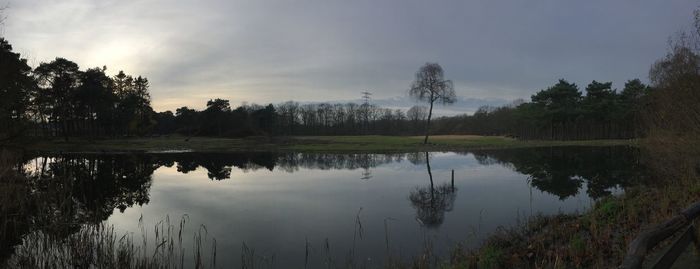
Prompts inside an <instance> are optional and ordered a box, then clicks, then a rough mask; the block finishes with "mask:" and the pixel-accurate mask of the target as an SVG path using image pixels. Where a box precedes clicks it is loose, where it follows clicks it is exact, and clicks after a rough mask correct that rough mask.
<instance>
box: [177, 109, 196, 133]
mask: <svg viewBox="0 0 700 269" xmlns="http://www.w3.org/2000/svg"><path fill="white" fill-rule="evenodd" d="M175 124H176V126H177V131H178V132H180V133H182V134H186V135H193V134H196V131H198V130H199V113H198V112H197V111H196V110H194V109H191V108H188V107H186V106H183V107H181V108H178V109H177V110H175Z"/></svg>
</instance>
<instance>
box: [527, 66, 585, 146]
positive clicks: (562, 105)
mask: <svg viewBox="0 0 700 269" xmlns="http://www.w3.org/2000/svg"><path fill="white" fill-rule="evenodd" d="M580 101H581V92H580V91H579V90H578V87H577V86H576V84H574V83H569V82H568V81H566V80H563V79H560V80H559V82H558V83H557V84H555V85H554V86H552V87H549V88H547V89H546V90H541V91H539V92H538V93H537V94H535V95H533V96H532V102H533V103H534V104H535V105H536V106H537V108H540V109H542V110H543V116H544V118H545V119H548V120H549V123H550V136H551V137H550V138H551V139H555V138H557V132H556V130H557V129H559V130H560V132H559V133H560V134H559V136H560V137H561V136H563V134H561V132H563V131H564V130H566V127H567V126H566V125H567V123H569V122H571V121H572V120H573V119H575V118H576V116H577V115H578V113H579V104H580ZM557 127H559V128H557Z"/></svg>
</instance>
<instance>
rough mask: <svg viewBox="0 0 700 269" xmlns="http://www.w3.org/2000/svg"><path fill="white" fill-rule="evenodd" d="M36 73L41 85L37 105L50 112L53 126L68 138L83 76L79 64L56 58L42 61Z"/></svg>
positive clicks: (36, 99)
mask: <svg viewBox="0 0 700 269" xmlns="http://www.w3.org/2000/svg"><path fill="white" fill-rule="evenodd" d="M34 74H35V76H36V79H37V81H38V83H39V86H40V90H39V93H38V94H37V96H36V98H35V101H37V102H38V104H37V106H39V107H42V110H44V111H46V112H48V113H49V121H51V122H50V123H51V124H50V125H51V128H52V129H59V130H60V133H61V134H62V135H63V137H64V139H65V140H68V136H69V130H70V128H71V120H72V119H73V116H74V114H73V109H74V107H75V102H74V95H75V93H76V89H77V88H78V85H79V84H78V82H79V81H80V80H79V79H80V76H81V73H80V70H79V67H78V64H76V63H74V62H71V61H69V60H66V59H64V58H56V59H55V60H53V61H51V62H49V63H41V64H40V65H39V66H38V67H37V68H36V69H35V70H34Z"/></svg>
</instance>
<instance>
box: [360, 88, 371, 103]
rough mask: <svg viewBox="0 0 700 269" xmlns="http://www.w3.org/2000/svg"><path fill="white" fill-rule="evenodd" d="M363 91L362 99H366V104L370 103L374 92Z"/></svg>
mask: <svg viewBox="0 0 700 269" xmlns="http://www.w3.org/2000/svg"><path fill="white" fill-rule="evenodd" d="M361 93H362V99H364V100H365V105H369V100H370V99H372V97H371V95H372V93H371V92H368V91H364V92H361Z"/></svg>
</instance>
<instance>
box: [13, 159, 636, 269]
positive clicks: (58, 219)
mask: <svg viewBox="0 0 700 269" xmlns="http://www.w3.org/2000/svg"><path fill="white" fill-rule="evenodd" d="M458 154H459V155H455V154H451V155H450V156H454V157H450V158H438V159H439V161H438V162H436V163H431V161H432V160H434V159H435V158H434V157H433V156H431V154H430V153H425V152H419V153H409V154H303V153H198V152H183V153H168V154H51V155H40V156H23V159H20V160H17V161H16V162H15V163H12V164H5V165H4V167H0V168H1V169H0V171H4V172H2V173H3V174H2V178H3V182H2V183H3V185H2V186H1V187H0V191H2V192H1V193H0V195H2V196H3V200H2V204H3V206H1V207H0V210H1V211H0V216H2V217H3V220H4V221H3V222H2V223H0V224H2V226H1V227H0V228H1V230H0V260H2V259H4V258H7V257H8V255H10V254H11V253H12V249H13V246H15V245H17V244H20V243H21V238H22V236H23V235H24V234H27V233H29V232H32V231H37V230H41V231H44V232H46V233H48V234H51V235H54V236H58V237H59V238H60V237H61V236H66V235H69V234H71V233H73V232H75V231H76V230H77V229H78V228H79V227H80V225H84V224H94V223H100V222H102V221H105V220H108V219H109V218H110V216H112V215H113V214H114V213H115V212H125V210H127V209H128V208H130V207H134V206H135V205H139V206H143V205H147V204H149V203H151V202H152V201H151V195H152V194H151V191H152V190H151V189H152V185H153V178H154V173H156V170H158V169H159V168H164V167H166V168H167V167H170V169H173V170H176V171H177V172H178V173H181V174H187V175H192V176H191V177H188V180H189V179H193V178H196V177H195V175H196V174H197V173H198V171H201V170H206V171H205V173H204V174H205V175H206V178H208V179H210V180H212V181H217V182H211V184H214V183H222V182H220V181H223V182H230V183H231V184H233V185H236V184H238V183H239V182H240V181H239V179H242V178H244V177H245V178H248V177H246V176H244V175H245V174H246V173H254V172H272V171H275V172H276V173H282V174H274V176H275V179H278V178H280V177H288V176H285V175H291V174H290V173H300V174H302V175H303V177H310V176H315V175H317V174H320V173H319V171H328V170H336V171H333V176H334V177H331V175H329V174H327V173H323V174H322V175H319V176H318V177H321V179H319V180H317V181H313V182H312V183H313V184H315V185H312V186H305V187H302V188H298V189H301V190H298V189H296V188H295V189H292V190H287V189H285V191H284V192H273V193H275V194H274V195H275V196H264V194H260V192H261V191H260V189H256V192H252V193H253V194H252V195H253V196H241V197H245V198H246V199H250V197H255V196H256V195H257V196H260V200H263V201H262V202H260V201H257V202H253V201H251V202H250V203H251V204H254V205H255V203H258V204H261V205H263V206H267V205H269V204H271V203H273V202H270V201H274V200H280V201H282V202H279V203H277V204H274V206H273V207H278V208H282V207H284V208H285V209H284V210H283V209H279V211H275V212H277V213H275V214H280V215H279V216H277V217H273V218H270V219H273V220H274V221H270V220H268V223H285V222H288V221H289V222H292V221H293V220H294V219H296V220H299V221H302V220H303V218H299V217H297V216H295V215H298V214H305V216H306V217H307V220H308V221H307V222H312V221H311V219H313V218H312V217H314V216H312V215H311V213H308V214H306V213H305V212H306V211H308V212H312V210H316V209H318V208H323V206H327V207H338V209H337V210H336V209H330V210H328V211H323V210H319V211H321V212H324V213H325V214H331V213H334V214H336V215H335V217H337V216H340V215H341V214H344V213H343V212H354V211H356V210H357V207H355V208H352V207H354V206H355V205H354V204H351V203H350V202H347V201H353V200H358V199H359V197H364V196H366V197H370V198H371V199H368V201H372V204H369V205H364V206H365V208H366V210H367V214H375V215H376V216H377V218H378V219H382V220H384V219H385V218H387V217H396V216H397V215H400V214H402V213H401V212H404V211H402V210H403V208H402V206H405V207H407V208H408V210H410V211H409V213H407V215H406V216H410V218H411V219H415V220H417V221H418V223H420V225H421V227H426V228H430V230H433V231H437V230H439V229H444V228H445V226H447V229H453V230H451V231H452V232H453V233H455V231H457V232H463V231H460V230H454V229H455V228H451V227H453V226H462V227H461V228H457V229H465V227H463V225H462V224H463V222H465V220H464V218H465V216H469V215H470V214H463V213H462V211H466V210H472V214H471V215H474V211H476V212H479V210H480V209H481V208H488V207H490V206H497V205H492V204H487V203H481V202H476V201H473V200H469V199H472V198H473V197H474V196H476V195H483V194H484V193H490V192H494V195H511V194H512V193H503V194H499V193H498V191H501V190H502V189H505V188H501V189H495V188H494V187H493V186H491V187H489V186H486V185H485V184H481V185H478V184H477V185H470V184H471V183H469V182H468V181H466V180H468V179H469V178H466V179H465V178H464V177H465V176H464V174H462V176H461V180H462V181H460V182H458V184H457V186H455V185H453V184H452V183H451V182H450V181H449V178H446V177H440V175H444V174H445V172H446V171H450V169H456V168H457V167H460V166H462V165H464V163H465V162H475V163H476V164H477V165H478V166H479V167H497V168H499V169H500V170H505V169H502V167H507V168H509V169H511V170H512V171H514V172H516V173H512V172H511V174H514V175H522V178H524V179H523V180H522V181H521V183H523V184H529V185H530V186H531V187H533V188H535V189H537V190H540V191H542V192H545V193H550V194H552V195H555V196H556V198H554V200H556V199H559V200H561V201H564V200H567V199H569V198H572V197H575V196H577V195H580V194H581V193H585V194H586V196H587V197H591V198H594V199H595V198H599V197H603V196H605V195H609V194H610V193H611V192H614V191H615V190H619V189H622V188H624V187H626V186H629V185H631V184H635V183H638V182H639V178H641V176H642V175H643V174H644V172H643V171H644V170H643V169H642V168H643V165H642V164H641V163H640V161H639V157H638V153H637V151H636V150H634V149H630V148H627V147H610V148H602V147H597V148H588V147H565V148H538V149H509V150H479V151H472V152H464V153H458ZM436 155H439V154H436ZM443 155H444V154H443ZM431 159H432V160H431ZM431 164H433V166H431ZM387 167H388V168H387ZM344 170H359V171H354V172H352V173H351V174H350V175H344V174H343V171H344ZM500 170H499V173H498V174H497V175H501V174H503V172H502V171H500ZM8 171H9V172H8ZM436 171H437V173H438V174H437V175H438V176H436V177H434V173H436ZM470 171H471V170H470ZM241 172H242V173H243V174H241ZM358 172H359V174H360V175H361V177H359V179H358ZM462 172H464V169H462ZM472 173H473V174H474V176H476V175H479V173H478V172H474V171H472ZM10 175H11V177H10ZM199 175H202V176H201V177H204V175H203V174H199ZM508 175H510V174H508ZM270 177H272V174H271V175H270ZM344 177H348V178H351V179H352V180H353V181H355V182H356V183H358V182H359V183H362V184H365V186H367V187H363V186H362V185H357V186H358V187H357V188H356V189H352V191H353V193H351V194H347V197H346V196H344V195H345V193H346V192H347V189H348V188H345V187H344V188H339V189H334V188H333V187H324V188H326V189H322V188H320V187H318V186H319V184H325V185H324V186H332V185H338V186H347V185H348V184H349V183H348V182H347V181H344V180H341V179H344ZM408 177H416V180H415V181H413V180H412V179H411V178H408ZM484 177H487V178H489V179H490V180H491V181H497V180H499V178H498V177H497V176H496V177H494V176H491V175H488V176H484ZM10 178H13V180H10ZM290 178H294V177H290ZM296 178H297V179H298V177H296ZM525 178H529V181H525ZM331 179H332V180H331ZM369 179H372V180H369ZM256 180H258V181H260V183H259V184H263V183H264V182H263V181H264V180H263V179H262V178H260V179H256ZM268 180H269V178H268ZM368 180H369V181H368ZM458 180H459V179H458ZM301 181H302V180H297V182H301ZM247 182H249V181H247ZM297 182H290V183H288V184H290V185H292V184H304V183H297ZM307 182H309V181H307ZM191 184H192V186H194V185H196V184H199V183H198V182H195V183H191ZM241 184H242V183H241ZM248 184H249V183H248ZM368 184H374V185H372V186H369V185H368ZM389 184H393V185H389ZM459 184H462V185H459ZM508 184H510V185H512V184H517V183H508ZM192 186H190V185H188V187H192ZM216 186H217V187H219V186H223V185H216ZM260 186H264V187H261V188H270V189H274V188H275V186H277V185H274V186H270V185H260ZM353 186H355V185H353ZM458 186H462V188H461V190H459V189H460V188H459V187H458ZM465 186H470V187H465ZM471 186H473V187H471ZM304 188H307V189H309V188H310V189H313V188H319V189H318V190H314V191H316V193H314V194H309V193H307V191H306V190H304ZM489 188H490V189H489ZM458 190H459V191H460V192H461V193H462V194H461V195H460V197H459V199H458V197H457V192H458ZM393 191H396V192H400V194H398V195H397V196H392V195H393ZM312 193H313V192H312ZM320 194H327V197H325V196H324V197H319V195H320ZM407 194H408V197H406V195H407ZM166 195H167V196H169V197H173V196H186V195H185V193H184V192H182V193H168V194H166ZM230 195H231V196H233V194H230ZM241 195H246V193H243V194H241ZM291 195H296V196H294V197H293V198H289V197H287V196H291ZM492 196H493V195H492ZM279 197H285V199H281V198H279ZM387 197H389V198H387ZM195 198H196V199H203V200H205V199H208V197H195ZM406 198H408V199H406ZM212 199H214V198H212ZM228 199H231V198H230V197H229V198H228ZM240 199H243V198H240ZM343 199H346V200H343ZM161 200H162V198H161ZM406 200H408V202H407V201H406ZM459 201H462V202H461V203H460V202H459ZM178 202H179V201H178ZM206 202H209V203H214V202H212V201H206ZM226 202H227V201H226V200H221V201H218V203H226ZM314 202H315V203H314ZM294 203H299V204H302V205H303V206H304V207H302V209H299V208H295V207H294V206H297V204H294ZM187 205H189V204H187ZM254 205H251V206H250V207H253V206H254ZM168 206H175V205H168ZM180 206H182V204H180ZM226 206H228V205H226ZM341 207H342V209H341ZM373 207H374V208H373ZM455 207H457V208H455ZM504 207H505V205H504ZM237 208H239V211H238V212H241V211H240V210H257V209H256V208H249V206H247V205H239V206H238V207H237ZM377 208H381V209H382V210H381V212H383V213H376V211H380V210H378V209H377ZM115 209H116V211H115ZM183 210H184V209H183ZM199 210H201V211H205V210H211V211H214V212H221V211H217V210H216V209H214V208H202V209H199ZM294 210H299V212H296V213H294V214H292V213H290V214H292V215H291V216H287V215H283V214H285V213H280V212H294ZM324 210H325V209H324ZM372 210H375V211H372ZM490 210H491V211H494V212H495V211H496V210H497V209H490ZM452 211H460V213H459V214H452V215H449V214H448V213H449V212H452ZM261 212H262V211H261ZM329 212H331V213H329ZM392 212H393V213H392ZM397 212H398V213H397ZM509 212H511V213H510V214H512V212H513V210H510V209H509ZM187 213H191V212H187ZM247 214H252V213H247ZM261 214H262V213H261ZM266 214H268V213H266ZM269 214H272V213H269ZM349 214H350V215H351V214H352V213H349ZM115 215H119V214H115ZM219 215H221V219H215V218H212V219H206V220H202V222H212V221H214V222H215V221H221V222H224V219H223V218H224V217H225V216H224V215H222V214H221V213H217V217H218V216H219ZM260 216H262V217H265V216H264V215H259V216H258V217H260ZM446 216H447V217H446ZM234 217H235V216H234ZM288 217H289V218H288ZM324 217H328V218H333V217H331V216H324ZM506 217H508V216H505V217H501V218H506ZM231 218H233V217H231ZM291 218H293V219H291ZM396 218H397V219H398V220H397V221H396V222H397V223H398V222H399V221H401V218H399V217H396ZM447 218H449V220H448V219H447ZM248 219H251V222H252V221H254V220H255V218H252V217H250V218H248ZM134 221H136V220H134ZM226 221H229V222H232V220H231V219H227V220H226ZM303 221H306V220H303ZM450 221H454V223H455V224H454V225H453V226H450V225H449V224H448V223H449V222H450ZM209 224H211V223H209ZM348 224H352V221H348ZM501 224H507V223H504V222H503V221H502V220H494V225H492V226H495V225H501ZM299 225H301V224H299ZM304 225H313V224H306V222H305V223H304ZM325 225H330V224H328V223H326V224H325ZM333 225H338V226H339V227H340V226H342V225H339V224H337V223H334V224H333ZM397 225H398V224H397ZM251 226H253V225H251ZM258 226H259V225H258ZM382 229H383V228H380V229H379V230H382ZM396 229H397V231H395V232H393V233H395V234H397V235H401V236H403V235H411V233H412V232H413V231H412V230H411V229H410V227H408V226H407V227H403V228H396ZM338 233H342V232H338ZM321 236H324V235H321ZM340 237H342V236H340ZM378 237H382V236H378ZM409 237H410V236H409ZM222 242H223V240H222ZM292 243H294V242H292ZM378 245H380V246H381V245H382V244H381V243H379V244H378ZM367 248H371V246H367ZM368 252H369V250H368ZM280 259H282V258H280Z"/></svg>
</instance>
